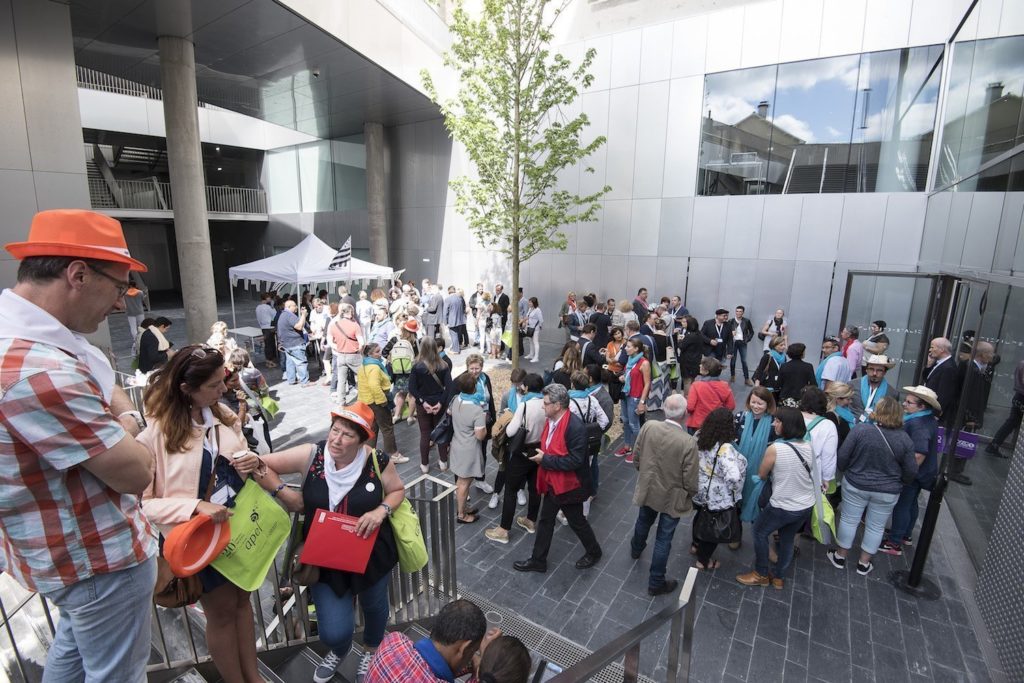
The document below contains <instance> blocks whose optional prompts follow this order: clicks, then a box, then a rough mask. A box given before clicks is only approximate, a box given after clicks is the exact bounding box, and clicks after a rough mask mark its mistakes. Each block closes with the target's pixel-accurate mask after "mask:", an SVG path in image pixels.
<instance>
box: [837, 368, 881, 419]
mask: <svg viewBox="0 0 1024 683" xmlns="http://www.w3.org/2000/svg"><path fill="white" fill-rule="evenodd" d="M888 391H889V383H888V382H887V381H885V378H884V377H883V378H882V383H881V384H879V385H878V389H876V390H875V395H874V396H871V386H870V384H869V383H868V378H867V377H861V378H860V400H861V401H863V402H864V412H865V413H866V412H868V411H870V410H871V409H872V408H873V407H874V405H875V404H876V403H878V402H879V401H880V400H882V399H883V398H884V397H885V394H886V392H888ZM869 396H871V401H870V402H869V401H868V397H869ZM844 419H845V418H844Z"/></svg>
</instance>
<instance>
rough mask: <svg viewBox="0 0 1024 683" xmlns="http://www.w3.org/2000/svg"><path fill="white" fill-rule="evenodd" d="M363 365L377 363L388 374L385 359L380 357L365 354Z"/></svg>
mask: <svg viewBox="0 0 1024 683" xmlns="http://www.w3.org/2000/svg"><path fill="white" fill-rule="evenodd" d="M363 365H376V366H377V367H378V368H380V369H381V372H383V373H384V374H387V372H388V369H387V367H385V365H384V361H382V360H381V359H380V358H374V357H373V356H363Z"/></svg>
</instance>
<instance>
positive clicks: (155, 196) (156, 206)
mask: <svg viewBox="0 0 1024 683" xmlns="http://www.w3.org/2000/svg"><path fill="white" fill-rule="evenodd" d="M89 198H90V201H91V204H92V208H94V209H128V210H142V211H173V210H174V198H173V196H172V195H171V184H170V183H164V182H160V181H158V180H155V179H153V180H117V181H114V183H113V185H111V184H110V183H108V182H107V181H106V180H104V179H103V178H89ZM206 210H207V211H209V212H210V213H257V214H264V213H266V212H267V194H266V192H264V191H263V190H257V189H253V188H248V187H222V186H214V185H207V186H206Z"/></svg>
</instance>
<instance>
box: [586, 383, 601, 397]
mask: <svg viewBox="0 0 1024 683" xmlns="http://www.w3.org/2000/svg"><path fill="white" fill-rule="evenodd" d="M600 390H601V383H600V382H598V383H597V384H595V385H593V386H592V387H590V388H589V389H587V390H586V392H587V396H593V395H594V394H596V393H597V392H598V391H600Z"/></svg>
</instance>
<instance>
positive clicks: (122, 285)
mask: <svg viewBox="0 0 1024 683" xmlns="http://www.w3.org/2000/svg"><path fill="white" fill-rule="evenodd" d="M85 265H86V267H88V268H89V270H91V271H92V272H94V273H96V274H97V275H99V276H100V277H105V278H106V279H108V280H110V281H111V282H113V283H114V284H115V285H117V298H118V299H120V298H121V297H123V296H124V295H125V292H127V291H128V290H129V289H130V288H131V286H132V283H131V282H125V281H124V280H118V279H117V278H116V277H114V276H113V275H111V274H110V273H108V272H106V271H104V270H103V269H101V268H97V267H96V266H94V265H92V264H91V263H89V262H88V261H86V262H85Z"/></svg>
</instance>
